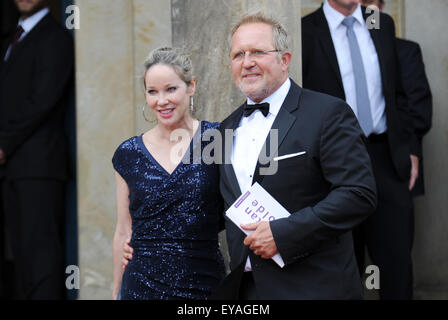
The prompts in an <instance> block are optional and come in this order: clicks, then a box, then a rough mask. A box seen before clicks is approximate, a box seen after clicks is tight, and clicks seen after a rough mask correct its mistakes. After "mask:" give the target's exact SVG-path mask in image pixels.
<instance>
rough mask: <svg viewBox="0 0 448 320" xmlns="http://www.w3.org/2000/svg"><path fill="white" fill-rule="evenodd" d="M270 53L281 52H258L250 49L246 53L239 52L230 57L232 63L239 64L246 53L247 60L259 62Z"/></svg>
mask: <svg viewBox="0 0 448 320" xmlns="http://www.w3.org/2000/svg"><path fill="white" fill-rule="evenodd" d="M270 52H281V50H259V49H252V50H248V51H239V52H237V53H235V54H233V55H232V57H231V58H232V61H234V62H240V61H243V60H244V57H245V56H246V53H248V55H249V59H251V60H259V59H261V58H263V57H264V56H266V55H267V54H268V53H270Z"/></svg>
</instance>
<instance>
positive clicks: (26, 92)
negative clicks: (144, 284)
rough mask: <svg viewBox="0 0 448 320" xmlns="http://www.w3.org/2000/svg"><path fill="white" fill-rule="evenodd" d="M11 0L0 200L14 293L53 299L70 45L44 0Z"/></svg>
mask: <svg viewBox="0 0 448 320" xmlns="http://www.w3.org/2000/svg"><path fill="white" fill-rule="evenodd" d="M15 4H16V5H17V8H18V10H19V12H20V14H21V18H20V20H19V23H18V25H17V30H16V31H15V33H14V34H13V35H12V36H11V37H10V38H9V40H8V41H7V43H6V45H4V46H3V47H2V51H1V59H0V60H1V62H0V191H1V193H0V196H1V200H2V201H0V202H1V203H2V205H3V208H2V209H3V210H2V211H3V215H4V221H5V230H6V236H7V238H8V240H9V241H8V242H9V244H10V247H11V250H12V255H13V261H14V286H15V287H14V292H15V295H14V296H13V298H19V299H59V298H62V297H63V286H64V281H63V274H64V269H63V258H64V254H63V242H62V241H63V234H62V220H63V213H64V181H65V180H66V178H67V145H66V138H65V133H64V111H65V104H66V101H65V98H66V93H67V89H68V86H69V84H70V81H71V80H72V75H73V44H72V40H71V37H70V35H69V34H68V33H67V32H66V31H65V30H64V29H62V28H61V27H60V26H58V24H57V23H56V22H55V21H54V19H53V18H52V17H51V14H50V13H49V9H48V8H47V6H46V1H45V0H15ZM2 245H3V243H2Z"/></svg>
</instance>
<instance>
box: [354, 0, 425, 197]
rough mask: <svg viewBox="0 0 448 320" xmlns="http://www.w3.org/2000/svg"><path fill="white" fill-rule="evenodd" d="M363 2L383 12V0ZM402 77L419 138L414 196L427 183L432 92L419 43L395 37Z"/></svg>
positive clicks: (421, 191) (422, 190) (414, 126)
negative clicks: (426, 138)
mask: <svg viewBox="0 0 448 320" xmlns="http://www.w3.org/2000/svg"><path fill="white" fill-rule="evenodd" d="M362 3H363V5H365V6H368V5H375V6H376V7H377V8H378V9H379V10H380V11H382V10H383V9H384V7H385V5H386V3H385V1H384V0H363V1H362ZM396 45H397V51H398V61H399V64H400V76H401V83H402V85H403V90H404V92H405V94H406V99H407V102H408V107H409V111H410V113H411V115H412V120H413V121H412V124H413V130H414V133H415V135H416V136H417V139H418V148H417V149H416V151H417V154H416V155H417V156H418V160H419V161H418V177H417V180H416V181H415V185H414V188H413V189H412V195H413V196H419V195H423V194H424V193H425V185H424V178H423V150H422V141H423V137H424V136H425V135H426V134H427V133H428V131H429V130H430V129H431V124H432V94H431V89H430V87H429V82H428V78H427V77H426V72H425V64H424V63H423V56H422V50H421V49H420V46H419V44H418V43H416V42H414V41H410V40H406V39H400V38H396Z"/></svg>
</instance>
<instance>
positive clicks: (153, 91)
mask: <svg viewBox="0 0 448 320" xmlns="http://www.w3.org/2000/svg"><path fill="white" fill-rule="evenodd" d="M155 93H156V91H155V90H148V94H151V95H153V94H155Z"/></svg>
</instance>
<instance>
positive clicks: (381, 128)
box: [302, 0, 418, 299]
mask: <svg viewBox="0 0 448 320" xmlns="http://www.w3.org/2000/svg"><path fill="white" fill-rule="evenodd" d="M367 18H368V16H367V14H366V8H365V7H361V6H360V5H359V0H325V2H324V4H323V6H322V7H321V8H319V9H318V10H316V11H315V12H313V13H311V14H309V15H308V16H306V17H304V18H303V19H302V50H303V51H302V54H303V56H302V57H303V62H302V63H303V86H304V87H305V88H308V89H312V90H316V91H320V92H324V93H327V94H330V95H333V96H335V97H339V98H341V99H344V100H346V101H347V103H348V104H349V105H350V107H351V108H352V109H353V111H354V113H355V114H356V115H357V117H358V120H359V123H360V125H361V127H362V129H363V133H364V135H365V136H366V137H367V138H366V139H365V140H366V145H367V150H368V152H369V155H370V158H371V161H372V167H373V172H374V174H375V179H376V184H377V190H378V206H377V210H376V211H375V213H374V214H372V215H371V216H370V217H369V218H368V219H367V220H366V221H365V222H364V223H363V224H362V225H361V226H360V227H359V228H357V229H356V230H355V232H354V240H355V248H356V254H357V260H358V264H359V267H360V271H361V273H363V271H364V247H365V244H366V245H367V249H368V251H369V255H370V257H371V259H372V262H373V263H374V264H375V265H377V266H378V267H379V269H380V279H381V283H380V288H381V289H380V297H381V298H382V299H410V298H412V258H411V247H412V234H413V214H412V212H413V207H412V199H411V192H410V190H411V189H412V188H413V186H414V184H415V181H416V178H417V176H418V157H417V155H418V139H417V137H416V135H415V132H414V127H413V123H412V118H411V113H410V112H409V108H408V105H407V102H406V97H405V95H404V92H403V90H402V85H401V81H400V73H399V63H398V58H397V51H396V44H395V28H394V23H393V21H392V19H391V18H390V17H389V16H388V15H386V14H383V13H381V14H380V19H379V21H372V20H370V21H369V23H372V24H373V27H374V28H368V27H367V24H366V19H367ZM375 25H377V26H379V28H375Z"/></svg>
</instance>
